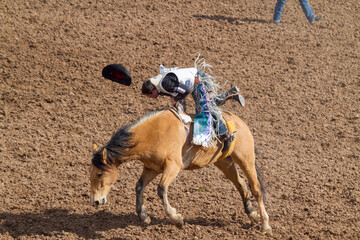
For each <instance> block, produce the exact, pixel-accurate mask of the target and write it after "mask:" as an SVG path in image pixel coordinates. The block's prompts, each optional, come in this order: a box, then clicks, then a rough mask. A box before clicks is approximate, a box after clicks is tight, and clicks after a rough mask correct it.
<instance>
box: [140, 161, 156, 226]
mask: <svg viewBox="0 0 360 240" xmlns="http://www.w3.org/2000/svg"><path fill="white" fill-rule="evenodd" d="M157 175H158V173H157V172H155V171H154V170H152V169H149V168H146V167H144V169H143V172H142V174H141V177H140V179H139V181H138V182H137V183H136V189H135V190H136V213H137V214H138V216H139V218H140V221H141V222H142V223H145V224H150V222H151V219H150V217H149V216H148V215H147V214H146V209H145V207H144V198H143V193H144V190H145V187H146V186H147V185H148V184H149V183H150V182H151V181H152V180H153V179H154V178H155V177H156V176H157Z"/></svg>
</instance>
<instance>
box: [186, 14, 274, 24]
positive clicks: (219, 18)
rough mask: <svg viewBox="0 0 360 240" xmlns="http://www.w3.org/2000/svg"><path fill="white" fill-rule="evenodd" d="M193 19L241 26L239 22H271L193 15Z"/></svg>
mask: <svg viewBox="0 0 360 240" xmlns="http://www.w3.org/2000/svg"><path fill="white" fill-rule="evenodd" d="M193 17H195V18H197V19H209V20H212V21H226V22H228V23H231V24H236V25H238V24H240V23H239V21H241V22H257V23H268V22H269V21H266V20H263V19H250V18H243V19H240V18H234V17H226V16H221V15H213V16H207V15H193Z"/></svg>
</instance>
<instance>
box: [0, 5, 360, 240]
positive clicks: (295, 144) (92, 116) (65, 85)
mask: <svg viewBox="0 0 360 240" xmlns="http://www.w3.org/2000/svg"><path fill="white" fill-rule="evenodd" d="M69 2H71V3H69ZM154 2H156V3H154ZM180 2H181V3H180ZM274 2H275V1H270V0H264V1H234V0H232V1H214V0H206V1H205V0H202V1H168V0H166V1H148V0H142V1H130V0H128V1H107V0H96V1H95V0H90V1H80V0H78V1H75V0H73V1H64V0H62V1H58V0H56V1H55V0H42V1H38V0H36V1H35V0H32V1H10V0H3V1H1V2H0V9H1V10H0V22H1V27H0V38H1V41H0V44H1V45H0V53H1V54H0V66H1V70H0V74H1V80H0V93H1V96H0V97H1V99H0V104H1V108H0V124H1V128H0V131H1V132H0V137H1V141H0V174H1V175H0V197H1V199H0V238H1V239H12V238H16V239H57V238H61V239H74V238H80V239H92V238H104V239H359V238H360V234H359V229H360V222H359V221H360V220H359V219H360V207H359V206H360V187H359V179H360V171H359V166H360V163H359V162H360V161H359V160H360V154H359V152H360V151H359V150H360V144H359V143H360V134H359V131H360V128H359V126H360V112H359V109H360V107H359V106H360V105H359V100H360V73H359V62H360V61H359V55H360V53H359V49H360V46H359V45H360V44H359V38H360V32H359V25H360V24H359V11H360V9H359V4H358V1H357V0H349V1H345V3H342V4H337V3H335V2H334V1H327V0H318V1H312V2H311V4H312V7H313V10H314V12H315V13H322V14H324V15H325V19H324V20H322V21H321V22H319V23H317V24H315V25H309V24H308V23H307V21H306V19H305V17H304V15H303V13H302V11H301V8H300V6H299V4H298V3H297V1H289V2H288V3H287V4H286V6H285V12H284V15H283V19H282V21H283V24H282V25H281V26H280V27H276V26H274V25H273V24H271V23H270V20H271V18H272V12H273V7H274V5H275V3H274ZM197 52H199V53H201V54H202V56H203V57H205V58H206V60H207V62H208V63H209V64H211V65H212V66H213V70H214V74H215V75H216V76H218V77H221V78H219V81H220V82H222V83H224V82H225V80H228V81H229V83H232V84H234V85H238V86H239V87H240V88H241V92H242V94H243V95H244V96H245V98H246V103H247V105H246V106H245V107H243V108H241V107H239V106H238V105H236V104H235V103H227V105H226V106H225V109H227V110H230V111H232V112H234V113H236V114H237V115H239V116H241V117H242V118H243V119H244V120H245V121H246V122H247V123H248V125H249V127H250V129H251V130H252V132H253V134H254V138H255V141H256V147H257V149H258V151H259V154H258V157H257V162H258V164H259V166H260V168H261V169H262V172H263V175H264V176H265V178H266V179H267V191H268V196H269V202H268V204H267V209H268V213H269V215H270V224H271V226H272V227H273V235H272V236H263V235H262V234H261V233H260V232H259V226H258V225H254V226H252V225H251V224H250V221H249V219H248V218H247V217H246V215H245V212H244V210H243V206H242V202H241V199H240V196H239V194H238V193H237V192H236V190H235V188H234V187H233V186H232V185H231V184H230V182H228V181H227V180H226V179H225V177H224V176H223V175H222V173H220V171H218V170H217V169H216V168H214V167H213V166H210V167H207V168H205V169H201V170H198V171H191V172H190V171H189V172H181V173H180V175H179V176H178V177H177V179H176V181H175V182H174V184H173V185H172V187H171V188H170V196H169V197H170V201H171V203H172V205H173V206H174V207H176V208H177V209H178V211H179V212H180V213H182V215H183V217H184V220H185V226H184V228H183V229H182V230H179V229H177V228H176V227H175V226H173V225H171V224H170V222H169V220H168V219H167V218H166V216H165V214H164V211H163V208H162V205H161V203H160V200H159V199H158V197H157V195H156V183H157V182H158V180H159V179H156V180H155V182H154V183H153V184H151V185H150V186H149V187H148V189H147V191H146V204H147V208H148V213H149V214H150V216H151V217H152V220H153V221H152V224H151V225H150V226H149V227H147V228H143V227H141V226H140V224H139V222H138V220H137V216H136V213H135V191H134V187H135V183H136V181H137V179H138V177H139V175H140V173H141V164H140V163H137V162H132V163H128V164H125V165H124V166H121V167H120V169H119V180H118V182H117V183H116V185H115V187H114V189H113V190H112V192H111V194H110V196H109V199H110V203H109V204H108V205H107V206H105V207H103V208H100V209H94V208H93V207H92V206H90V204H89V177H88V169H89V164H90V159H91V154H92V152H91V143H92V142H96V143H98V144H104V143H105V142H106V141H108V140H109V138H110V137H111V134H112V133H113V131H115V130H116V129H117V128H119V127H120V126H122V125H125V124H129V123H132V122H134V121H136V120H137V119H139V118H140V117H141V116H142V115H143V114H145V113H146V112H149V111H151V110H155V109H159V108H162V107H164V106H167V105H168V104H169V99H165V98H162V99H158V100H152V99H146V98H145V97H143V96H141V94H140V87H141V84H142V82H143V81H144V80H145V79H147V78H149V77H152V76H154V75H156V74H157V72H158V66H159V64H164V65H165V66H167V67H173V66H180V67H189V66H192V65H193V57H194V55H195V54H196V53H197ZM110 63H121V64H123V65H124V66H126V67H127V68H128V69H129V71H130V72H131V74H132V76H133V84H132V85H131V86H130V87H125V86H121V85H119V84H116V83H113V82H110V81H108V80H104V79H103V78H102V77H101V69H102V68H103V67H104V66H105V65H107V64H110Z"/></svg>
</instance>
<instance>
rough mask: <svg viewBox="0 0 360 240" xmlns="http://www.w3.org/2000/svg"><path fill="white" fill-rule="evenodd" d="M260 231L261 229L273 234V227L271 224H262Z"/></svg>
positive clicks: (263, 231)
mask: <svg viewBox="0 0 360 240" xmlns="http://www.w3.org/2000/svg"><path fill="white" fill-rule="evenodd" d="M260 231H261V232H262V233H263V234H269V235H271V234H272V228H271V227H270V226H269V225H267V226H261V229H260Z"/></svg>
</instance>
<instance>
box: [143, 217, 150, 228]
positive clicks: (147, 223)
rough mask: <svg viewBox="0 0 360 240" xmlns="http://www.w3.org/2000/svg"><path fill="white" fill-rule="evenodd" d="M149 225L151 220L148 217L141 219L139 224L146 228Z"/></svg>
mask: <svg viewBox="0 0 360 240" xmlns="http://www.w3.org/2000/svg"><path fill="white" fill-rule="evenodd" d="M150 223H151V218H150V217H146V218H144V219H141V224H142V225H143V226H148V225H150Z"/></svg>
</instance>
